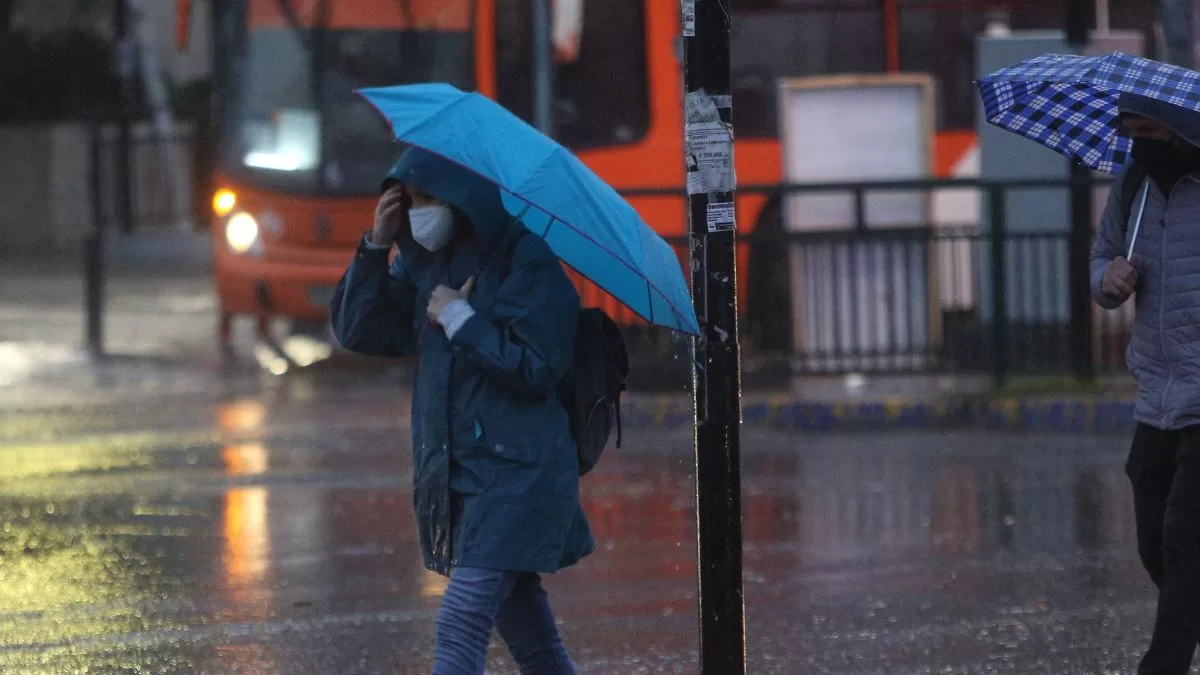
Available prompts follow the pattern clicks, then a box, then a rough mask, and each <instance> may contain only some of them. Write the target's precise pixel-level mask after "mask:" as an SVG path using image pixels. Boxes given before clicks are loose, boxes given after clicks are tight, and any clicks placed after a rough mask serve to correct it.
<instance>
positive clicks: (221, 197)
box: [212, 188, 237, 218]
mask: <svg viewBox="0 0 1200 675" xmlns="http://www.w3.org/2000/svg"><path fill="white" fill-rule="evenodd" d="M212 206H213V213H216V214H217V217H218V218H224V217H225V216H227V215H229V214H230V213H233V209H234V208H235V207H237V193H236V192H234V191H233V190H230V189H228V188H222V189H220V190H217V191H216V192H215V193H214V194H213V203H212Z"/></svg>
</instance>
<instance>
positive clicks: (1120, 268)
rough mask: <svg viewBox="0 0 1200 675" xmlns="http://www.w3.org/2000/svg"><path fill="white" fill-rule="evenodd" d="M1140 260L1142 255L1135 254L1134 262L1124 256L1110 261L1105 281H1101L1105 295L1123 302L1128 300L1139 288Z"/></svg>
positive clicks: (1105, 273)
mask: <svg viewBox="0 0 1200 675" xmlns="http://www.w3.org/2000/svg"><path fill="white" fill-rule="evenodd" d="M1140 262H1141V257H1140V256H1138V255H1136V254H1135V255H1134V256H1133V261H1132V262H1130V261H1128V260H1126V259H1124V258H1116V259H1115V260H1113V261H1112V262H1111V263H1109V265H1108V269H1107V270H1105V272H1104V281H1103V282H1102V283H1101V288H1102V289H1103V290H1104V293H1105V295H1108V296H1109V297H1112V298H1116V299H1118V300H1120V301H1122V302H1124V301H1125V300H1128V299H1129V296H1131V295H1133V292H1134V291H1135V290H1137V283H1138V264H1139V263H1140Z"/></svg>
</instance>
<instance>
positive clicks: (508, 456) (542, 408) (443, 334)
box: [330, 148, 595, 675]
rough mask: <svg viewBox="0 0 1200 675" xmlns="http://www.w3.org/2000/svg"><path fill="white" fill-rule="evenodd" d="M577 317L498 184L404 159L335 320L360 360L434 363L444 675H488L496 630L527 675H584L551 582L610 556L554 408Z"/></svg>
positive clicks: (430, 158)
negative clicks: (546, 580) (593, 523)
mask: <svg viewBox="0 0 1200 675" xmlns="http://www.w3.org/2000/svg"><path fill="white" fill-rule="evenodd" d="M393 244H395V246H396V247H397V249H398V251H397V254H396V256H395V258H394V261H393V262H391V263H390V264H389V262H388V258H389V254H390V250H391V248H392V246H393ZM578 313H579V296H578V294H577V292H576V291H575V288H574V286H573V285H572V284H571V282H570V280H569V279H568V278H567V276H566V273H565V272H564V271H563V268H562V265H561V264H560V263H559V260H558V258H557V257H556V256H555V255H554V253H553V252H552V251H551V250H550V248H549V247H548V246H547V245H546V243H545V242H544V241H543V240H542V239H541V238H540V237H537V236H534V235H531V234H530V233H529V232H528V231H527V230H526V229H525V227H524V225H523V224H522V223H521V221H520V220H518V219H516V218H514V217H513V216H511V215H510V214H509V213H508V212H507V211H505V209H504V206H503V203H502V201H501V196H500V191H499V189H498V188H497V187H496V186H495V185H494V184H492V183H490V182H489V181H487V180H486V179H483V178H481V177H480V176H478V175H477V174H475V173H473V172H471V171H469V170H467V169H465V168H463V167H461V166H459V165H457V164H455V163H453V162H450V161H449V160H446V159H444V158H441V157H439V156H436V155H433V154H431V153H428V152H425V151H423V150H420V149H416V148H414V149H410V150H408V151H406V152H405V154H404V155H403V156H402V157H401V159H400V161H399V163H397V164H396V166H395V167H393V168H392V170H391V171H390V172H389V173H388V176H387V178H386V180H385V181H384V196H383V198H382V199H381V200H380V203H379V207H378V209H377V211H376V222H375V227H374V229H373V230H372V232H371V233H369V234H367V235H366V236H365V237H364V238H363V242H362V244H361V245H360V246H359V248H358V251H357V253H356V254H355V258H354V260H353V262H352V263H351V265H350V267H349V269H348V270H347V271H346V273H345V275H344V277H343V278H342V281H341V284H340V285H339V287H338V289H337V292H336V293H335V297H334V300H333V303H332V305H331V307H330V315H331V319H332V323H333V328H334V332H335V334H336V335H337V339H338V340H339V342H340V343H341V344H342V346H344V347H345V348H346V349H349V350H351V351H355V352H359V353H362V354H367V355H371V356H381V357H406V356H415V357H416V358H417V368H416V377H415V380H416V381H415V385H414V391H413V403H412V444H413V501H414V505H415V510H416V515H417V526H418V529H419V533H420V541H421V549H422V553H423V556H424V562H425V566H426V567H428V568H429V569H430V570H433V571H435V572H438V573H440V574H443V575H446V576H449V578H450V582H449V584H448V586H447V589H446V593H445V596H444V597H443V600H442V606H441V609H440V611H439V612H438V618H437V656H436V661H435V665H434V673H435V675H441V674H449V673H454V674H458V673H464V674H470V675H475V674H481V673H483V665H484V660H485V655H486V652H487V646H488V642H489V640H490V638H491V633H492V629H493V627H494V628H495V629H496V630H497V631H498V632H499V633H500V635H501V637H502V638H503V639H504V640H505V642H506V643H507V644H508V646H509V649H510V651H511V652H512V655H513V657H514V659H515V660H516V661H517V662H518V664H519V665H520V667H521V672H522V673H525V674H530V673H543V672H546V673H551V672H552V673H556V674H558V673H573V672H574V669H573V666H572V665H571V662H570V658H569V657H568V656H567V653H566V649H565V647H564V646H563V643H562V639H561V637H560V636H559V634H558V631H557V629H556V627H555V621H554V617H553V615H552V613H551V611H550V606H549V603H548V600H547V597H546V593H545V591H544V590H543V589H542V586H541V580H540V576H539V575H540V574H543V573H553V572H556V571H558V570H560V569H562V568H564V567H567V566H570V565H573V564H575V563H576V562H578V561H579V560H580V559H581V558H583V557H584V556H586V555H588V554H589V553H591V552H592V551H593V549H594V548H595V544H594V542H593V539H592V535H591V532H590V529H589V527H588V523H587V520H586V518H585V517H584V513H583V510H582V508H581V506H580V499H579V463H578V461H579V460H578V456H577V452H576V447H575V442H574V440H573V439H572V436H571V431H570V428H569V426H568V420H567V413H566V410H565V409H564V407H563V405H562V404H561V402H560V401H559V398H558V396H557V394H556V393H555V387H556V385H557V384H558V383H559V381H560V380H562V378H563V377H564V376H565V375H566V374H567V372H568V370H569V368H570V365H571V363H572V353H573V347H574V340H575V325H576V321H577V317H578Z"/></svg>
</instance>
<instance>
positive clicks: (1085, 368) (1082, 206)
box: [1067, 166, 1096, 381]
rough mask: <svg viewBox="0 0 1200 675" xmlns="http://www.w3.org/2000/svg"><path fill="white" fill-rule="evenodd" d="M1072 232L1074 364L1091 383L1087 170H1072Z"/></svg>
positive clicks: (1093, 373) (1069, 261) (1069, 243)
mask: <svg viewBox="0 0 1200 675" xmlns="http://www.w3.org/2000/svg"><path fill="white" fill-rule="evenodd" d="M1070 227H1071V231H1070V235H1069V236H1068V238H1067V246H1069V247H1070V248H1069V250H1068V252H1067V269H1068V273H1069V274H1070V275H1071V280H1070V283H1069V284H1068V285H1067V288H1069V289H1070V290H1069V293H1070V312H1071V314H1070V316H1071V325H1070V336H1071V342H1070V345H1071V365H1072V371H1073V372H1074V374H1075V377H1077V378H1079V379H1080V380H1083V381H1090V380H1092V379H1093V378H1095V376H1096V364H1095V358H1094V355H1093V354H1092V349H1093V346H1092V288H1091V279H1090V276H1091V275H1090V271H1089V269H1088V268H1089V266H1090V257H1091V251H1090V249H1091V245H1092V185H1091V175H1090V172H1089V171H1088V169H1087V168H1086V167H1083V166H1072V167H1071V223H1070Z"/></svg>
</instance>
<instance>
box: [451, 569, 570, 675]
mask: <svg viewBox="0 0 1200 675" xmlns="http://www.w3.org/2000/svg"><path fill="white" fill-rule="evenodd" d="M493 627H495V629H496V631H497V632H498V633H500V637H501V638H503V639H504V642H505V644H507V645H508V650H509V652H510V653H511V654H512V656H513V659H514V660H516V662H517V665H518V666H519V667H520V669H521V675H575V666H574V665H572V664H571V657H570V656H568V655H567V648H566V647H565V646H564V645H563V641H562V637H561V636H560V635H559V634H558V628H557V626H555V624H554V614H553V613H552V612H551V611H550V601H549V599H548V598H547V597H546V591H545V590H544V589H543V588H542V580H541V578H540V577H539V576H538V575H536V574H533V573H531V572H499V571H496V570H487V569H480V568H477V567H458V568H455V569H454V570H453V571H452V572H451V573H450V584H449V586H447V587H446V594H445V595H444V596H443V597H442V607H441V609H440V610H439V611H438V616H437V660H436V661H435V662H434V664H433V675H483V666H484V662H485V661H486V658H487V649H488V643H489V642H490V641H491V638H492V628H493Z"/></svg>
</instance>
